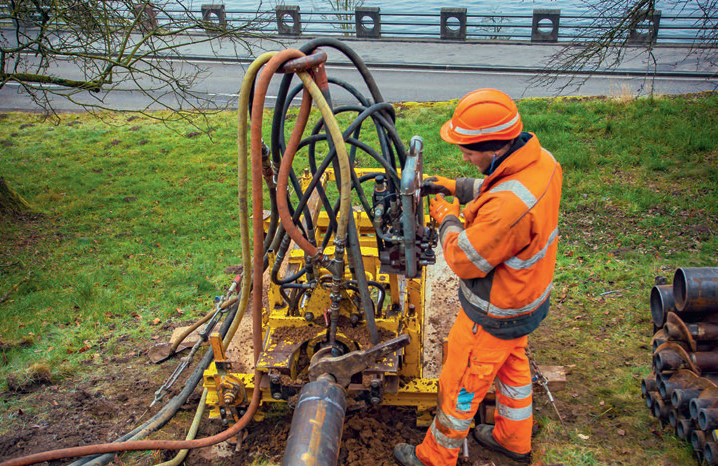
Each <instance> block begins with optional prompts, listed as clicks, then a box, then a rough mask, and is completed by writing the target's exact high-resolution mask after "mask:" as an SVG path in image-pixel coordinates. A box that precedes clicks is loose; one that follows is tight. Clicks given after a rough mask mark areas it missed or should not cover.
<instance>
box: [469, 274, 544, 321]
mask: <svg viewBox="0 0 718 466" xmlns="http://www.w3.org/2000/svg"><path fill="white" fill-rule="evenodd" d="M552 286H553V283H549V285H548V287H546V289H545V290H544V291H543V293H541V296H539V297H538V298H536V299H534V300H533V301H531V302H530V303H529V304H527V305H525V306H521V307H519V308H515V309H512V308H508V309H502V308H500V307H496V306H494V305H493V304H491V303H489V302H488V301H486V300H484V299H482V298H480V297H479V296H476V295H475V294H474V293H473V291H471V288H469V286H468V285H467V284H466V281H464V280H461V293H463V295H464V298H466V300H467V301H468V302H469V303H471V305H472V306H474V307H477V308H479V309H481V310H482V311H484V312H486V313H487V314H491V315H494V316H497V317H515V316H517V315H521V314H526V313H527V312H531V311H533V310H534V309H536V308H537V307H538V306H539V305H540V304H541V303H542V302H544V301H545V300H546V297H548V294H549V293H550V292H551V288H552Z"/></svg>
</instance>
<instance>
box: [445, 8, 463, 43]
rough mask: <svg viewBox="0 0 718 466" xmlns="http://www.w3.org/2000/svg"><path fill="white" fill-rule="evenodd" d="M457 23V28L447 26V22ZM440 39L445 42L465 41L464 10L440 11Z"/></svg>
mask: <svg viewBox="0 0 718 466" xmlns="http://www.w3.org/2000/svg"><path fill="white" fill-rule="evenodd" d="M452 19H453V20H455V21H458V22H459V25H458V28H457V27H456V25H455V23H454V24H449V20H452ZM441 38H442V39H447V40H466V8H442V9H441Z"/></svg>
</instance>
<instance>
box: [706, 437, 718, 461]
mask: <svg viewBox="0 0 718 466" xmlns="http://www.w3.org/2000/svg"><path fill="white" fill-rule="evenodd" d="M703 458H704V459H705V461H706V463H708V464H718V444H717V443H715V442H706V445H705V446H704V447H703Z"/></svg>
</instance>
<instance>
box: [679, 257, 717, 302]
mask: <svg viewBox="0 0 718 466" xmlns="http://www.w3.org/2000/svg"><path fill="white" fill-rule="evenodd" d="M673 298H674V300H675V303H676V309H677V310H678V311H681V312H701V311H712V312H718V267H684V268H679V269H677V270H676V273H675V275H674V276H673Z"/></svg>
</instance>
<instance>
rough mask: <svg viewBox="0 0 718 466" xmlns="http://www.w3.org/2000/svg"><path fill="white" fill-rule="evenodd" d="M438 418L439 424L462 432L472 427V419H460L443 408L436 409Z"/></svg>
mask: <svg viewBox="0 0 718 466" xmlns="http://www.w3.org/2000/svg"><path fill="white" fill-rule="evenodd" d="M497 380H498V379H497ZM436 420H437V421H439V424H441V425H443V426H446V427H448V428H449V429H452V430H458V431H460V432H463V431H465V430H469V427H471V419H459V418H458V417H454V416H451V415H449V414H446V413H445V412H444V411H442V410H441V408H437V410H436Z"/></svg>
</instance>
